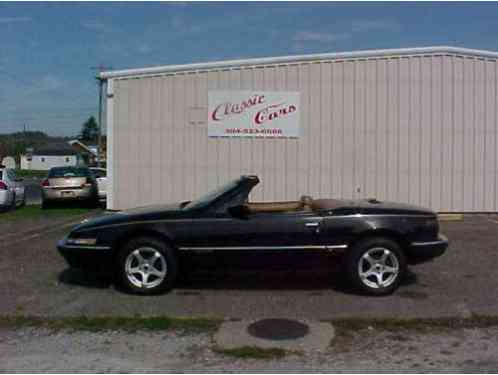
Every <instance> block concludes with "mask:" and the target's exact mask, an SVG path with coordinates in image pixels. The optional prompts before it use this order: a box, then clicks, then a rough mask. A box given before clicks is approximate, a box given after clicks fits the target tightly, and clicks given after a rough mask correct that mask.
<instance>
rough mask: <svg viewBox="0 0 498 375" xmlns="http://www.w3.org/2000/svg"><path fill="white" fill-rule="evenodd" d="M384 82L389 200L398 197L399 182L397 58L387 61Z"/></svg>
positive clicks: (387, 195) (387, 191)
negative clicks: (385, 90)
mask: <svg viewBox="0 0 498 375" xmlns="http://www.w3.org/2000/svg"><path fill="white" fill-rule="evenodd" d="M386 69H387V71H386V81H387V82H386V83H387V99H386V111H387V113H386V116H387V120H386V129H387V130H386V144H385V148H386V159H387V160H386V169H387V177H386V197H388V199H390V200H397V199H398V190H399V189H398V188H399V186H398V183H399V170H398V165H399V157H398V155H399V147H398V146H399V137H398V135H399V128H398V124H399V92H398V91H399V90H398V88H399V85H398V73H399V59H389V60H388V61H387V68H386Z"/></svg>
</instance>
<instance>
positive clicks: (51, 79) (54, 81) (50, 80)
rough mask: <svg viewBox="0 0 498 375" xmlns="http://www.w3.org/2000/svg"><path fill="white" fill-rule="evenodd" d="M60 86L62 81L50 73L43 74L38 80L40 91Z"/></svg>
mask: <svg viewBox="0 0 498 375" xmlns="http://www.w3.org/2000/svg"><path fill="white" fill-rule="evenodd" d="M62 86H64V82H63V81H62V80H61V79H60V78H58V77H56V76H54V75H51V74H47V75H45V76H43V77H42V78H41V79H40V81H39V90H42V91H45V90H47V91H52V90H58V89H60V88H61V87H62Z"/></svg>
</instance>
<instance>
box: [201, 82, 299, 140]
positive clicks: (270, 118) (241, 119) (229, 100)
mask: <svg viewBox="0 0 498 375" xmlns="http://www.w3.org/2000/svg"><path fill="white" fill-rule="evenodd" d="M300 112H301V107H300V103H299V92H288V91H275V92H273V91H256V90H254V91H209V93H208V116H209V118H208V135H209V136H210V137H284V138H285V137H290V138H297V137H299V117H300V115H301V113H300Z"/></svg>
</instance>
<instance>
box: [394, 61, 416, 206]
mask: <svg viewBox="0 0 498 375" xmlns="http://www.w3.org/2000/svg"><path fill="white" fill-rule="evenodd" d="M399 65H400V66H399V69H400V72H399V83H398V86H399V103H400V107H399V112H400V120H399V124H398V126H399V138H398V140H399V143H398V145H399V149H398V159H399V167H398V171H399V174H398V176H399V179H400V181H399V194H398V196H397V198H396V199H397V200H399V201H403V202H408V200H409V198H410V173H411V172H410V143H411V141H412V140H411V138H410V119H411V107H410V99H411V87H412V86H411V81H410V65H411V60H410V59H409V58H401V59H400V61H399Z"/></svg>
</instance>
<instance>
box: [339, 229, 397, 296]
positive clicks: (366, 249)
mask: <svg viewBox="0 0 498 375" xmlns="http://www.w3.org/2000/svg"><path fill="white" fill-rule="evenodd" d="M346 268H347V271H348V276H349V278H350V279H351V281H352V283H353V284H354V286H355V287H356V288H357V289H359V290H360V291H363V292H366V293H368V294H373V295H386V294H390V293H392V292H393V291H394V290H395V289H396V288H397V287H398V286H399V283H400V281H401V279H402V277H403V274H404V271H405V269H406V260H405V256H404V254H403V252H402V251H401V249H400V247H399V245H398V244H397V243H396V242H394V241H392V240H390V239H387V238H369V239H365V240H363V241H360V242H358V243H357V244H355V245H354V246H353V248H352V249H351V252H350V253H349V254H348V256H347V257H346Z"/></svg>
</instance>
